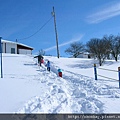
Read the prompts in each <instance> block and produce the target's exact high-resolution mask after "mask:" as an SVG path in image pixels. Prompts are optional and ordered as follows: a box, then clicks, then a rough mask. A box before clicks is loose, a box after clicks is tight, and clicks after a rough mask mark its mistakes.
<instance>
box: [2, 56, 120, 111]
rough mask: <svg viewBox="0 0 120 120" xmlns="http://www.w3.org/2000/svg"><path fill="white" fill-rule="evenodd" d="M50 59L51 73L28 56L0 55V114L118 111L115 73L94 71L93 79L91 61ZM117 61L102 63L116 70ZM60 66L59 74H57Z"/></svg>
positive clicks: (117, 84)
mask: <svg viewBox="0 0 120 120" xmlns="http://www.w3.org/2000/svg"><path fill="white" fill-rule="evenodd" d="M44 60H45V62H47V60H50V62H51V72H48V71H47V70H46V67H45V65H44V64H42V67H40V66H38V65H37V59H35V58H34V57H33V56H28V55H14V54H3V78H0V113H120V109H119V108H120V104H119V103H120V89H119V82H118V72H112V71H105V70H98V71H97V72H98V73H99V74H101V75H104V76H108V77H112V78H114V79H117V80H114V79H113V80H111V79H107V78H102V77H99V76H98V80H95V79H94V70H93V64H94V63H97V61H95V60H92V59H82V58H60V59H58V58H56V57H51V56H44ZM119 66H120V62H119V61H118V62H115V61H114V60H113V61H112V60H111V61H106V62H105V64H103V66H101V67H99V66H97V67H98V68H106V69H112V70H116V71H117V70H118V67H119ZM58 68H61V69H62V71H63V77H62V78H60V77H58V73H57V69H58Z"/></svg>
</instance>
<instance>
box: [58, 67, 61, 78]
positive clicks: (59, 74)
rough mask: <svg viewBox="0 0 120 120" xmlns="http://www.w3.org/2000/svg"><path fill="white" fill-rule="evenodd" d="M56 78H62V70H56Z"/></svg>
mask: <svg viewBox="0 0 120 120" xmlns="http://www.w3.org/2000/svg"><path fill="white" fill-rule="evenodd" d="M58 76H59V77H62V70H61V69H58Z"/></svg>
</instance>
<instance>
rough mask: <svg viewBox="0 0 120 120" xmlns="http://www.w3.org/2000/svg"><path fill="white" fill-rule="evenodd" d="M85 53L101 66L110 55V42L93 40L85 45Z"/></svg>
mask: <svg viewBox="0 0 120 120" xmlns="http://www.w3.org/2000/svg"><path fill="white" fill-rule="evenodd" d="M86 47H87V51H88V52H89V53H91V54H93V55H94V57H96V58H97V59H98V60H99V65H100V66H101V65H102V63H103V62H104V60H105V58H106V57H107V56H108V54H109V53H110V42H109V41H108V40H106V39H98V38H93V39H91V40H90V41H88V42H87V43H86Z"/></svg>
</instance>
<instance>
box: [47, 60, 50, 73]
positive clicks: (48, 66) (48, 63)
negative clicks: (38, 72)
mask: <svg viewBox="0 0 120 120" xmlns="http://www.w3.org/2000/svg"><path fill="white" fill-rule="evenodd" d="M47 70H48V71H49V72H50V61H49V60H48V62H47Z"/></svg>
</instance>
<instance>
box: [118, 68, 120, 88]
mask: <svg viewBox="0 0 120 120" xmlns="http://www.w3.org/2000/svg"><path fill="white" fill-rule="evenodd" d="M118 77H119V88H120V67H118Z"/></svg>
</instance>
